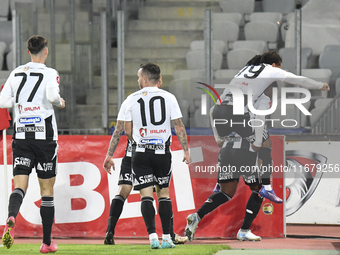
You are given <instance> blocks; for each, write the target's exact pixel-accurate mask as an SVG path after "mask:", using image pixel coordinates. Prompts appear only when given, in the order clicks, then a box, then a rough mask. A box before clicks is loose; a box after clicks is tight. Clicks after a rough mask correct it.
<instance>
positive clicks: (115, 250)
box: [0, 240, 230, 255]
mask: <svg viewBox="0 0 340 255" xmlns="http://www.w3.org/2000/svg"><path fill="white" fill-rule="evenodd" d="M56 243H57V244H58V242H57V240H56ZM58 246H59V250H58V251H57V252H56V253H55V254H56V255H62V254H72V255H81V254H84V255H88V254H95V255H101V254H110V255H112V254H119V255H131V254H157V255H165V254H166V255H169V254H171V255H176V254H181V255H186V254H188V255H193V254H195V255H210V254H215V253H216V252H218V251H220V250H229V249H230V247H229V246H228V245H208V244H207V245H177V246H176V248H173V249H163V250H162V249H158V250H151V249H150V245H132V244H116V245H99V244H58ZM39 249H40V244H15V243H14V244H13V246H12V247H11V248H10V249H6V248H5V247H0V254H1V255H2V254H4V255H5V254H16V255H22V254H25V255H30V254H40V253H39ZM51 254H53V253H51Z"/></svg>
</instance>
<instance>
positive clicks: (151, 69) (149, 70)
mask: <svg viewBox="0 0 340 255" xmlns="http://www.w3.org/2000/svg"><path fill="white" fill-rule="evenodd" d="M140 68H141V69H142V73H143V75H145V76H147V77H148V79H149V81H150V82H152V83H157V82H158V81H159V78H160V77H161V69H160V68H159V66H158V65H157V64H154V63H145V64H141V65H140Z"/></svg>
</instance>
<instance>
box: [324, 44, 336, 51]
mask: <svg viewBox="0 0 340 255" xmlns="http://www.w3.org/2000/svg"><path fill="white" fill-rule="evenodd" d="M324 51H340V45H326V46H325V49H324Z"/></svg>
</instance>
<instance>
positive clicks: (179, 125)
mask: <svg viewBox="0 0 340 255" xmlns="http://www.w3.org/2000/svg"><path fill="white" fill-rule="evenodd" d="M173 123H174V126H175V132H176V135H177V138H178V140H179V142H180V143H181V145H182V148H183V151H184V158H183V162H185V163H187V164H189V163H190V162H191V157H190V154H189V146H188V138H187V132H186V131H185V127H184V125H183V122H182V119H175V120H173Z"/></svg>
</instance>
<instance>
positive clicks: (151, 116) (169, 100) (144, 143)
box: [125, 87, 182, 154]
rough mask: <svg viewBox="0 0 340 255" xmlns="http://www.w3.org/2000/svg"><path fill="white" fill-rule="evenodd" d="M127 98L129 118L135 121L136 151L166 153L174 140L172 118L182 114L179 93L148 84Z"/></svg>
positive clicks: (177, 117) (126, 116)
mask: <svg viewBox="0 0 340 255" xmlns="http://www.w3.org/2000/svg"><path fill="white" fill-rule="evenodd" d="M126 100H127V107H128V108H127V110H126V115H125V120H126V121H132V127H133V130H132V137H133V140H134V142H136V151H137V152H138V151H139V152H144V151H145V149H149V150H154V151H155V154H164V153H165V151H168V150H169V147H170V143H171V120H174V119H179V118H182V113H181V110H180V108H179V105H178V102H177V99H176V97H175V96H174V95H173V94H171V93H169V92H167V91H165V90H162V89H159V88H157V87H145V88H143V89H141V90H139V91H137V92H135V93H133V94H131V95H130V96H128V98H127V99H126Z"/></svg>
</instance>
